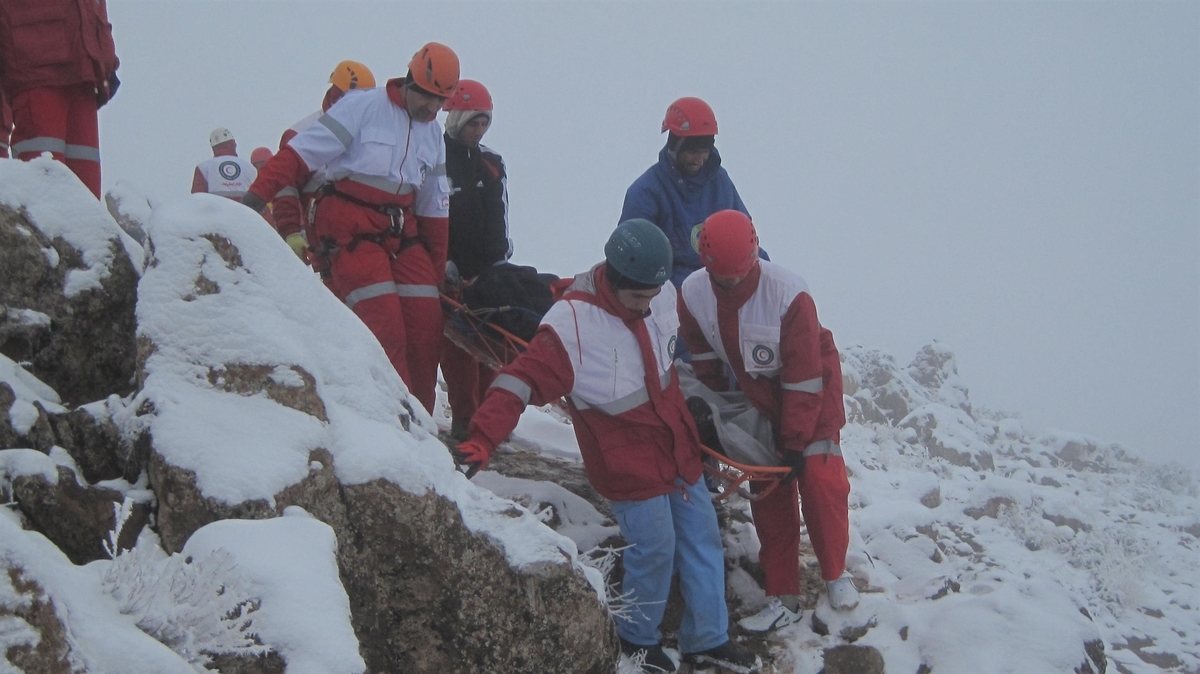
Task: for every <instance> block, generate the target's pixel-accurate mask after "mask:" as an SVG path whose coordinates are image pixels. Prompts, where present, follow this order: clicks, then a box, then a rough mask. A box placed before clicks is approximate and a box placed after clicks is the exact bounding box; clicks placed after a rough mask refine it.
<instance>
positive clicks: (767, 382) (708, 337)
mask: <svg viewBox="0 0 1200 674" xmlns="http://www.w3.org/2000/svg"><path fill="white" fill-rule="evenodd" d="M679 323H680V329H679V332H680V336H682V337H683V339H684V341H685V342H686V343H687V345H688V348H689V349H690V350H691V352H692V366H693V367H695V369H696V376H697V378H699V379H700V381H702V382H704V383H705V384H706V385H707V386H708V387H709V388H711V389H713V390H716V391H723V390H725V389H726V388H728V380H727V379H726V376H725V365H726V364H728V365H729V367H730V368H731V369H732V370H733V372H734V374H735V375H736V376H737V382H738V387H739V388H741V390H743V391H745V393H746V397H747V398H749V399H750V402H751V403H752V404H753V405H754V407H755V408H757V409H758V411H759V412H761V413H762V414H763V415H765V416H766V417H767V418H768V419H770V420H771V424H772V426H773V427H774V428H775V433H776V434H777V435H778V436H779V437H778V438H777V440H778V444H777V446H778V447H780V448H782V449H787V450H793V451H798V452H802V451H804V449H805V448H806V447H808V446H809V445H810V444H812V443H814V442H819V441H821V440H831V441H832V442H833V443H834V444H835V445H836V444H839V443H840V431H841V429H842V426H845V425H846V408H845V405H844V403H843V402H842V364H841V359H840V357H839V355H838V350H837V346H836V345H835V344H834V342H833V333H832V332H830V331H829V330H827V329H825V328H824V327H822V326H821V323H820V321H818V320H817V308H816V305H815V304H814V303H813V300H812V296H811V295H809V294H808V285H807V284H806V283H805V282H804V279H802V278H800V277H799V276H798V275H796V274H793V273H792V272H790V271H788V270H786V269H784V268H783V267H781V266H779V265H777V264H774V263H772V262H769V261H766V260H760V261H759V263H758V264H757V265H755V267H754V269H753V270H751V272H750V275H748V276H747V277H746V278H745V279H744V280H743V281H742V282H741V283H739V284H738V285H737V286H735V287H734V288H732V289H729V290H725V289H723V288H721V287H719V286H717V285H716V284H715V283H713V282H712V280H711V278H709V275H708V272H707V271H705V270H704V269H701V270H699V271H696V272H693V273H692V274H691V275H690V276H688V278H687V280H685V281H684V282H683V288H682V290H681V292H680V302H679Z"/></svg>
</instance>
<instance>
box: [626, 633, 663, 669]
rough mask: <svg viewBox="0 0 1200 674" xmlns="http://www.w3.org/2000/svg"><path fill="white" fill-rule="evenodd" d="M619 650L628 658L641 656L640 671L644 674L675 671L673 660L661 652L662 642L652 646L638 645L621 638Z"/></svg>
mask: <svg viewBox="0 0 1200 674" xmlns="http://www.w3.org/2000/svg"><path fill="white" fill-rule="evenodd" d="M621 652H622V653H624V654H625V655H627V656H629V658H630V659H634V658H637V657H639V656H640V657H641V659H642V671H643V672H645V674H671V672H674V671H675V661H674V660H672V659H671V657H670V656H668V655H667V654H666V653H665V652H663V649H662V644H654V645H653V646H638V645H637V644H633V643H630V642H628V641H625V640H624V639H621Z"/></svg>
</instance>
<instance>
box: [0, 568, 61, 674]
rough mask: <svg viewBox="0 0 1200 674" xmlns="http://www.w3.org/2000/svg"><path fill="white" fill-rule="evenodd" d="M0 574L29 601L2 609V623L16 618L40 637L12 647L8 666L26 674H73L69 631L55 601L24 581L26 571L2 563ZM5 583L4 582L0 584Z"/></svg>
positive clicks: (0, 606)
mask: <svg viewBox="0 0 1200 674" xmlns="http://www.w3.org/2000/svg"><path fill="white" fill-rule="evenodd" d="M0 572H4V573H6V575H7V576H8V581H9V582H11V583H12V587H13V590H15V591H16V592H17V593H18V594H20V595H27V596H29V598H30V601H29V602H28V603H27V604H24V605H22V604H21V603H18V604H17V605H16V606H14V607H13V608H7V607H6V606H4V605H0V619H3V618H15V619H17V620H21V621H24V622H25V623H26V624H28V625H29V627H30V628H32V629H33V630H34V631H35V632H36V633H37V636H38V638H37V643H25V644H18V645H15V646H12V647H10V648H9V649H8V651H7V652H6V653H5V654H4V655H5V658H6V660H7V662H8V663H9V664H11V665H13V666H14V667H16V668H17V670H18V671H23V672H43V673H44V674H74V672H75V669H74V668H73V667H72V664H71V660H72V657H71V642H70V640H69V639H68V636H67V628H66V626H64V625H63V623H62V621H61V620H59V618H58V613H57V612H56V611H55V608H54V600H52V599H51V598H50V597H48V596H46V593H45V591H44V590H43V589H42V588H41V586H39V585H38V584H37V583H36V582H35V581H33V580H30V579H28V578H26V577H25V573H24V569H22V568H20V567H19V566H8V565H7V564H5V563H4V560H0ZM0 582H3V581H0Z"/></svg>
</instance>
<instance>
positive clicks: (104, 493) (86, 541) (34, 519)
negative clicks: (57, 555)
mask: <svg viewBox="0 0 1200 674" xmlns="http://www.w3.org/2000/svg"><path fill="white" fill-rule="evenodd" d="M12 498H13V500H14V501H16V503H17V506H18V507H19V508H20V510H21V513H22V514H23V515H24V516H25V519H26V522H27V524H28V528H30V529H33V530H34V531H37V532H39V533H41V534H42V535H44V536H45V537H46V538H49V539H50V540H51V541H53V542H54V544H55V545H56V546H58V549H59V550H62V551H63V553H64V554H66V555H67V557H68V558H69V559H70V560H71V561H72V562H73V563H75V564H80V565H82V564H87V563H88V562H92V561H95V560H97V559H108V553H107V552H106V551H105V550H104V541H106V540H108V534H109V532H110V531H112V530H113V528H114V527H115V526H116V517H115V515H114V514H113V505H114V504H118V505H119V504H121V503H122V502H123V501H124V500H125V496H124V495H123V494H122V493H121V492H119V491H117V490H115V489H108V488H104V487H93V486H85V485H81V484H79V483H78V482H77V481H76V479H75V473H74V471H72V470H71V469H70V468H67V467H65V466H59V467H58V479H57V480H47V479H46V477H45V476H44V475H38V474H34V475H19V476H17V477H15V478H13V480H12ZM149 516H150V508H149V506H148V505H147V504H145V503H135V504H134V506H133V514H132V515H131V516H130V518H129V519H128V520H126V522H125V525H124V527H122V529H121V532H120V537H119V538H118V545H119V546H120V547H121V548H125V549H128V548H130V547H132V546H133V543H134V541H136V540H137V536H138V533H139V532H140V531H141V530H142V527H144V526H145V525H146V523H147V521H148V520H149Z"/></svg>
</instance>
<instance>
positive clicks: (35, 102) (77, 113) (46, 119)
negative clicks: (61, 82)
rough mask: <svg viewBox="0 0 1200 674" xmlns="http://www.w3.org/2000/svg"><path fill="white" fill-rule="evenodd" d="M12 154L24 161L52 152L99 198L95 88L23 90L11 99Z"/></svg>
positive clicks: (85, 86) (86, 85)
mask: <svg viewBox="0 0 1200 674" xmlns="http://www.w3.org/2000/svg"><path fill="white" fill-rule="evenodd" d="M12 114H13V133H12V154H13V156H14V157H16V158H18V159H24V160H26V161H28V160H30V159H33V158H35V157H39V156H41V154H42V153H43V152H49V153H51V154H52V155H53V156H54V158H55V159H57V160H58V161H60V162H63V163H64V164H66V165H67V168H69V169H71V171H72V172H74V173H75V175H77V176H79V180H81V181H82V182H83V184H84V185H86V186H87V188H88V189H90V190H91V191H92V194H95V195H96V198H97V199H99V198H100V130H99V127H98V126H97V121H96V87H95V85H93V84H90V83H87V84H76V85H74V86H69V87H45V88H39V89H26V90H25V91H22V92H21V93H19V94H17V95H16V96H14V97H13V100H12Z"/></svg>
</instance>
